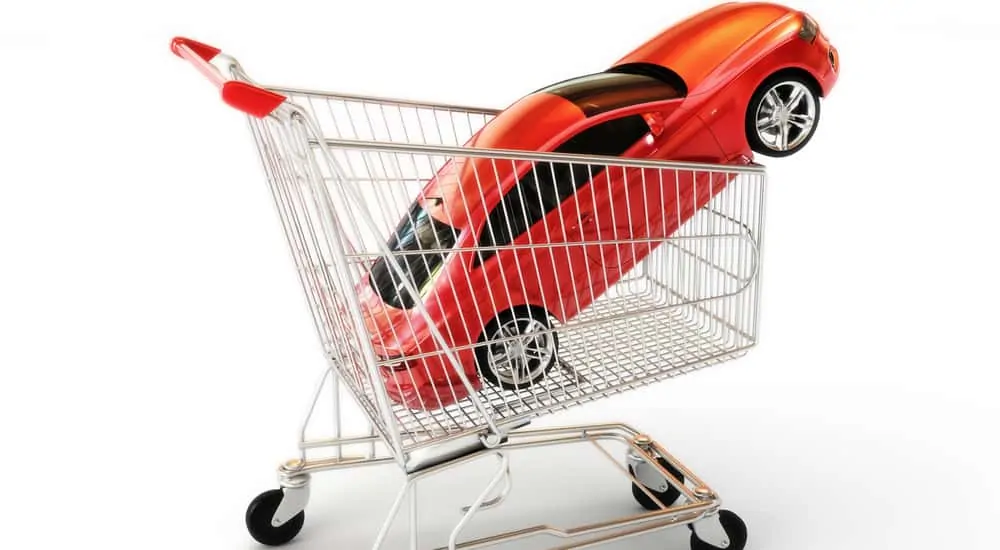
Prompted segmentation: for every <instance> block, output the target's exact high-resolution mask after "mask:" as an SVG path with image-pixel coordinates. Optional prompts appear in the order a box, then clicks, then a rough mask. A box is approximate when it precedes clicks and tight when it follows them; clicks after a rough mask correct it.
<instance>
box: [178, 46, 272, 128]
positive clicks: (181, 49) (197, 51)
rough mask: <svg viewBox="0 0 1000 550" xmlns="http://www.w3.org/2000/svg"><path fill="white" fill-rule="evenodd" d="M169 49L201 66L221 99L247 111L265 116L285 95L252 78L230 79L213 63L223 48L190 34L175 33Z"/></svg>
mask: <svg viewBox="0 0 1000 550" xmlns="http://www.w3.org/2000/svg"><path fill="white" fill-rule="evenodd" d="M170 51H172V52H174V54H176V55H177V56H178V57H180V58H182V59H186V60H187V61H189V62H190V63H191V64H192V65H194V66H195V68H196V69H198V72H200V73H201V74H202V75H204V76H205V78H207V79H208V80H209V82H211V83H212V84H213V85H215V87H216V88H218V89H219V91H220V93H221V94H222V100H223V101H224V102H225V103H226V104H227V105H229V106H230V107H233V108H234V109H238V110H239V111H242V112H244V113H246V114H248V115H251V116H255V117H257V118H264V117H266V116H268V115H270V114H271V113H272V112H274V110H275V109H277V108H278V106H280V105H281V104H282V103H284V102H285V99H286V98H285V96H283V95H281V94H277V93H274V92H272V91H270V90H265V89H264V88H261V87H259V86H254V85H253V84H250V83H249V82H243V81H240V80H229V79H227V78H226V77H224V76H223V75H222V73H221V72H219V70H218V69H216V68H215V66H214V65H212V64H211V61H212V60H213V59H215V56H217V55H219V53H221V52H222V50H220V49H219V48H216V47H214V46H209V45H208V44H203V43H201V42H198V41H197V40H191V39H190V38H183V37H179V36H178V37H176V38H174V39H173V40H172V41H171V42H170Z"/></svg>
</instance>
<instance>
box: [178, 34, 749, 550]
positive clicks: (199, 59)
mask: <svg viewBox="0 0 1000 550" xmlns="http://www.w3.org/2000/svg"><path fill="white" fill-rule="evenodd" d="M173 49H174V51H175V53H177V54H178V55H180V56H181V57H183V58H185V59H187V60H189V61H191V62H192V63H194V64H195V65H196V66H197V67H198V68H199V69H201V71H202V72H203V73H204V74H205V75H207V76H208V77H209V78H210V79H211V80H212V81H213V82H215V83H216V85H218V86H219V87H220V89H221V90H222V95H223V98H224V99H225V100H226V101H227V102H228V103H229V104H230V105H232V106H234V107H237V108H239V109H241V110H243V111H244V112H246V113H247V114H248V115H249V116H248V117H247V119H248V121H249V123H250V128H251V131H252V134H253V136H254V138H255V141H256V144H257V148H258V151H259V153H260V160H261V162H262V165H263V168H264V170H265V173H266V175H267V178H268V181H269V183H270V189H271V192H272V194H273V198H274V201H275V204H276V206H277V211H278V213H279V218H280V221H281V224H282V227H283V229H284V231H285V234H286V236H287V239H288V244H289V247H290V250H291V252H292V256H293V258H294V264H295V266H296V268H297V273H298V276H299V279H300V282H301V285H302V288H303V290H304V292H305V294H306V297H307V299H308V304H309V307H310V310H311V312H312V316H313V320H314V322H315V326H316V329H317V332H318V336H319V339H320V341H321V343H322V346H323V350H324V352H325V354H326V356H327V358H328V365H329V368H328V370H327V371H326V372H325V373H324V376H323V378H322V381H321V384H320V387H319V388H318V389H317V392H316V395H315V398H314V400H313V403H312V407H310V414H309V415H308V417H307V419H306V421H305V422H304V425H303V427H302V434H301V435H302V437H301V444H300V454H299V457H298V458H296V459H294V460H291V461H289V462H287V463H286V464H284V465H282V466H281V468H280V469H279V479H280V482H281V489H280V490H276V491H269V492H267V493H264V494H262V495H261V496H260V497H258V499H256V500H255V501H254V502H253V503H252V504H251V508H250V510H249V511H248V515H247V522H248V528H249V529H250V531H251V534H252V535H253V536H254V537H255V538H256V539H257V540H258V541H260V542H263V543H265V544H281V543H284V542H287V541H289V540H291V538H293V537H294V536H295V535H296V534H298V531H299V529H301V527H302V522H303V518H304V509H305V507H306V503H307V501H308V497H309V480H310V476H311V475H312V474H314V473H316V472H318V471H323V470H332V469H341V468H348V467H353V466H360V465H377V464H385V463H396V464H397V465H398V466H399V467H400V468H402V470H403V471H404V472H405V473H406V474H407V479H408V481H407V483H406V484H405V486H404V487H403V488H402V489H401V491H400V493H399V496H398V498H397V500H396V502H395V504H394V506H393V508H392V510H391V513H390V515H389V518H388V519H387V520H386V522H385V524H384V526H383V529H382V531H381V532H380V533H379V535H378V536H377V539H376V542H375V548H379V547H380V546H381V545H382V543H383V542H384V540H385V537H386V534H387V532H388V529H389V527H390V526H391V525H392V524H393V521H394V519H395V518H396V516H397V515H398V512H399V511H400V509H401V507H402V505H403V503H404V502H405V501H406V498H407V496H409V497H410V511H411V515H412V516H413V518H415V517H416V513H417V511H416V497H415V494H416V493H415V491H416V484H417V483H418V482H419V480H420V479H423V478H424V477H426V476H429V475H434V474H436V473H438V472H442V471H445V470H447V469H448V468H450V467H453V466H456V465H458V464H462V463H464V462H467V461H471V460H476V459H479V458H481V457H483V456H485V455H495V456H497V457H498V458H499V468H498V470H497V475H496V476H495V477H494V478H493V479H492V480H491V481H490V483H489V484H488V486H487V487H485V488H484V490H483V492H482V494H481V495H480V498H479V499H478V500H477V501H476V502H474V503H472V504H471V505H470V506H468V507H467V508H466V509H465V510H464V514H463V516H462V519H461V520H460V521H459V522H458V524H457V525H456V526H455V529H454V531H453V532H452V534H451V537H450V541H449V545H448V546H447V547H446V548H474V547H480V546H486V545H491V544H497V543H500V542H506V541H509V540H513V539H517V538H523V537H528V536H552V537H556V538H559V539H565V540H563V541H562V544H567V541H569V542H572V544H571V545H570V546H561V548H570V547H573V548H579V547H584V546H591V545H594V544H597V543H599V542H605V541H609V540H615V539H618V538H621V537H623V536H630V535H634V534H638V533H647V532H650V531H652V530H657V529H662V528H665V527H670V526H674V525H689V526H690V527H691V529H692V546H693V547H694V548H735V549H736V550H741V549H742V547H743V545H744V544H745V542H746V529H745V526H744V525H743V523H742V521H741V520H739V518H738V517H736V516H735V514H732V513H731V512H728V511H725V510H721V509H720V506H721V502H720V500H719V498H718V496H717V495H716V494H715V493H714V491H712V490H711V489H710V488H709V487H708V486H707V485H706V484H705V483H704V482H703V481H701V480H700V479H698V477H697V476H696V475H695V474H694V473H693V472H691V471H690V470H689V469H687V468H686V467H685V466H684V465H682V464H681V463H680V462H679V461H678V460H676V459H675V458H674V457H673V456H671V455H670V454H669V453H668V452H667V451H666V450H665V449H664V448H663V447H662V446H660V445H659V444H658V443H656V442H655V441H652V440H651V439H650V438H649V437H646V436H645V435H642V434H641V433H639V432H638V431H637V430H635V429H633V428H631V427H629V426H624V425H620V424H612V425H604V426H583V427H573V428H560V429H546V430H529V429H526V428H525V426H526V425H527V424H528V423H529V422H530V421H531V420H532V419H533V418H536V417H539V416H541V415H546V414H548V413H552V412H555V411H559V410H564V409H566V408H568V407H571V406H575V405H579V404H583V403H587V402H590V401H593V400H596V399H599V398H602V397H607V396H612V395H614V394H618V393H621V392H625V391H628V390H630V389H634V388H637V387H640V386H644V385H647V384H651V383H654V382H658V381H661V380H664V379H666V378H670V377H673V376H676V375H679V374H684V373H687V372H691V371H693V370H695V369H698V368H702V367H705V366H708V365H713V364H717V363H720V362H722V361H727V360H730V359H733V358H736V357H739V356H741V355H742V354H744V353H745V352H746V351H747V350H749V348H750V347H752V346H753V345H754V344H755V343H756V340H757V311H758V307H757V305H758V295H759V292H758V290H759V284H760V253H761V245H762V237H763V221H764V220H763V213H764V187H765V172H764V170H763V168H762V167H760V166H757V165H738V166H737V165H733V166H721V165H702V164H692V163H677V162H664V161H650V160H633V159H624V158H618V157H608V156H600V155H580V154H576V155H566V154H553V153H538V152H527V151H511V150H495V149H489V148H483V147H476V146H475V137H476V136H477V134H478V133H479V131H480V130H481V129H482V128H483V127H484V126H486V125H487V124H489V123H490V121H491V120H492V119H493V118H494V117H495V116H496V115H497V113H498V111H496V110H491V109H480V108H470V107H461V106H451V105H438V104H426V103H418V102H412V101H404V100H392V99H380V98H372V97H360V96H351V95H345V94H332V93H325V92H315V91H307V90H296V89H290V88H279V87H262V86H258V85H256V84H255V83H253V82H252V81H251V80H250V79H249V78H248V77H247V75H246V73H245V72H244V71H243V69H242V68H241V67H240V66H239V64H238V63H236V61H235V60H234V59H232V58H230V57H227V56H224V55H222V54H221V53H220V52H219V51H218V50H216V49H214V48H210V47H208V46H205V45H203V44H199V43H197V42H194V41H190V40H184V39H179V40H177V41H175V42H174V44H173ZM219 67H221V69H220V68H219ZM224 73H225V76H223V74H224ZM328 387H329V388H332V392H331V391H328V390H327V388H328ZM330 395H332V396H333V398H334V399H333V414H334V422H333V426H332V432H333V433H332V434H327V437H325V438H321V439H315V438H311V437H307V432H308V430H309V427H310V424H311V422H312V419H313V417H314V411H315V410H316V408H317V404H318V403H320V402H321V400H324V399H325V398H327V397H329V396H330ZM349 410H350V411H355V412H357V411H360V413H361V417H363V418H364V420H365V421H366V424H367V428H366V431H365V432H363V433H358V434H348V433H347V432H346V431H345V428H344V424H345V421H344V418H345V416H346V415H347V414H349V413H348V411H349ZM603 441H617V442H619V443H621V444H623V445H624V446H625V448H626V449H627V452H625V453H624V456H622V457H621V459H616V458H615V457H614V456H613V455H611V454H608V453H607V451H605V450H604V449H603V447H601V446H600V445H597V447H598V448H599V449H601V450H602V451H604V453H605V454H607V456H608V458H610V459H611V460H612V462H614V463H615V464H617V465H618V467H619V468H620V469H621V470H622V472H623V473H624V474H625V475H627V476H628V478H629V480H630V482H631V485H632V489H633V494H634V495H635V498H636V500H637V501H638V502H639V503H640V504H642V506H644V507H645V508H646V509H647V510H649V512H647V513H643V514H633V515H631V516H628V517H624V518H622V519H621V520H620V521H614V522H607V523H601V524H597V525H588V526H581V527H579V528H575V529H571V530H559V529H555V528H552V527H550V526H536V527H533V528H528V529H524V530H520V531H517V532H514V533H507V534H502V535H498V536H496V537H490V538H489V539H481V540H475V541H465V542H460V541H459V538H460V535H461V532H462V530H463V528H464V527H465V525H466V524H467V523H468V522H469V520H471V518H472V517H473V516H474V515H475V514H476V513H477V512H478V511H479V510H481V509H483V508H486V507H491V506H498V505H499V504H501V503H502V502H503V500H504V499H505V498H506V495H507V493H508V492H509V490H510V484H509V481H510V479H509V476H510V473H509V469H508V463H507V453H508V452H509V451H512V450H515V449H518V448H525V447H537V446H543V445H557V444H570V443H581V442H582V443H587V442H589V443H595V444H597V443H599V442H603ZM491 495H492V497H491ZM416 525H417V524H416V522H415V521H411V531H412V532H411V547H412V548H418V540H419V538H418V532H417V528H416Z"/></svg>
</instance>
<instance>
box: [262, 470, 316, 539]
mask: <svg viewBox="0 0 1000 550" xmlns="http://www.w3.org/2000/svg"><path fill="white" fill-rule="evenodd" d="M309 482H310V478H309V474H298V475H295V476H292V477H287V478H286V477H282V478H281V479H280V485H281V488H282V490H283V492H284V498H282V499H281V504H279V505H278V509H277V510H275V511H274V517H273V518H272V519H271V525H272V526H274V527H281V526H282V525H284V524H285V523H287V522H288V521H290V520H291V519H292V518H294V517H295V516H297V515H299V512H302V511H304V510H305V509H306V506H307V505H308V504H309V485H310V483H309Z"/></svg>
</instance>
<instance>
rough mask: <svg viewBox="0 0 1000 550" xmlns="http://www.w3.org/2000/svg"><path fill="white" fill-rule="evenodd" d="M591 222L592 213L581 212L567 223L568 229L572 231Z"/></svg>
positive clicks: (592, 221)
mask: <svg viewBox="0 0 1000 550" xmlns="http://www.w3.org/2000/svg"><path fill="white" fill-rule="evenodd" d="M592 223H594V213H593V212H583V213H581V214H580V215H579V216H578V217H577V218H576V219H575V220H573V221H571V222H570V223H569V229H570V231H574V230H577V229H580V228H581V227H584V226H588V225H590V224H592Z"/></svg>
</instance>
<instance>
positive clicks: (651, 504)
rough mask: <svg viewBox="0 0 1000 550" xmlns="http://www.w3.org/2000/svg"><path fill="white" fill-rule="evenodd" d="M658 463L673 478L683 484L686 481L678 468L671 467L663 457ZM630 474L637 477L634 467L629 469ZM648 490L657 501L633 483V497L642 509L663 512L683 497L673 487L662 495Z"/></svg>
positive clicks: (668, 488) (647, 488) (658, 459)
mask: <svg viewBox="0 0 1000 550" xmlns="http://www.w3.org/2000/svg"><path fill="white" fill-rule="evenodd" d="M656 461H657V462H659V463H660V466H663V468H664V469H665V470H667V471H668V472H670V473H671V474H673V476H674V477H676V478H677V479H678V480H680V481H681V482H683V481H684V476H683V475H682V474H681V472H680V471H679V470H678V469H677V468H674V467H673V466H671V465H670V464H669V463H668V462H667V461H666V460H665V459H663V458H662V457H661V458H657V459H656ZM628 473H630V474H632V476H635V470H633V468H632V466H629V467H628ZM646 490H647V491H649V492H650V493H652V494H653V496H655V497H656V500H655V501H654V500H653V499H651V498H649V496H648V495H647V494H646V492H645V491H643V490H642V487H640V486H639V484H638V483H634V482H633V483H632V496H633V497H635V501H636V502H638V503H639V504H641V505H642V507H643V508H645V509H647V510H653V511H659V510H662V509H663V508H666V507H669V506H673V504H674V503H675V502H677V499H678V498H680V496H681V492H680V490H679V489H676V488H675V487H674V486H673V485H671V486H670V487H667V490H666V491H663V492H662V493H661V492H660V491H656V490H653V489H650V488H649V487H646ZM657 501H659V502H657Z"/></svg>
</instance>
